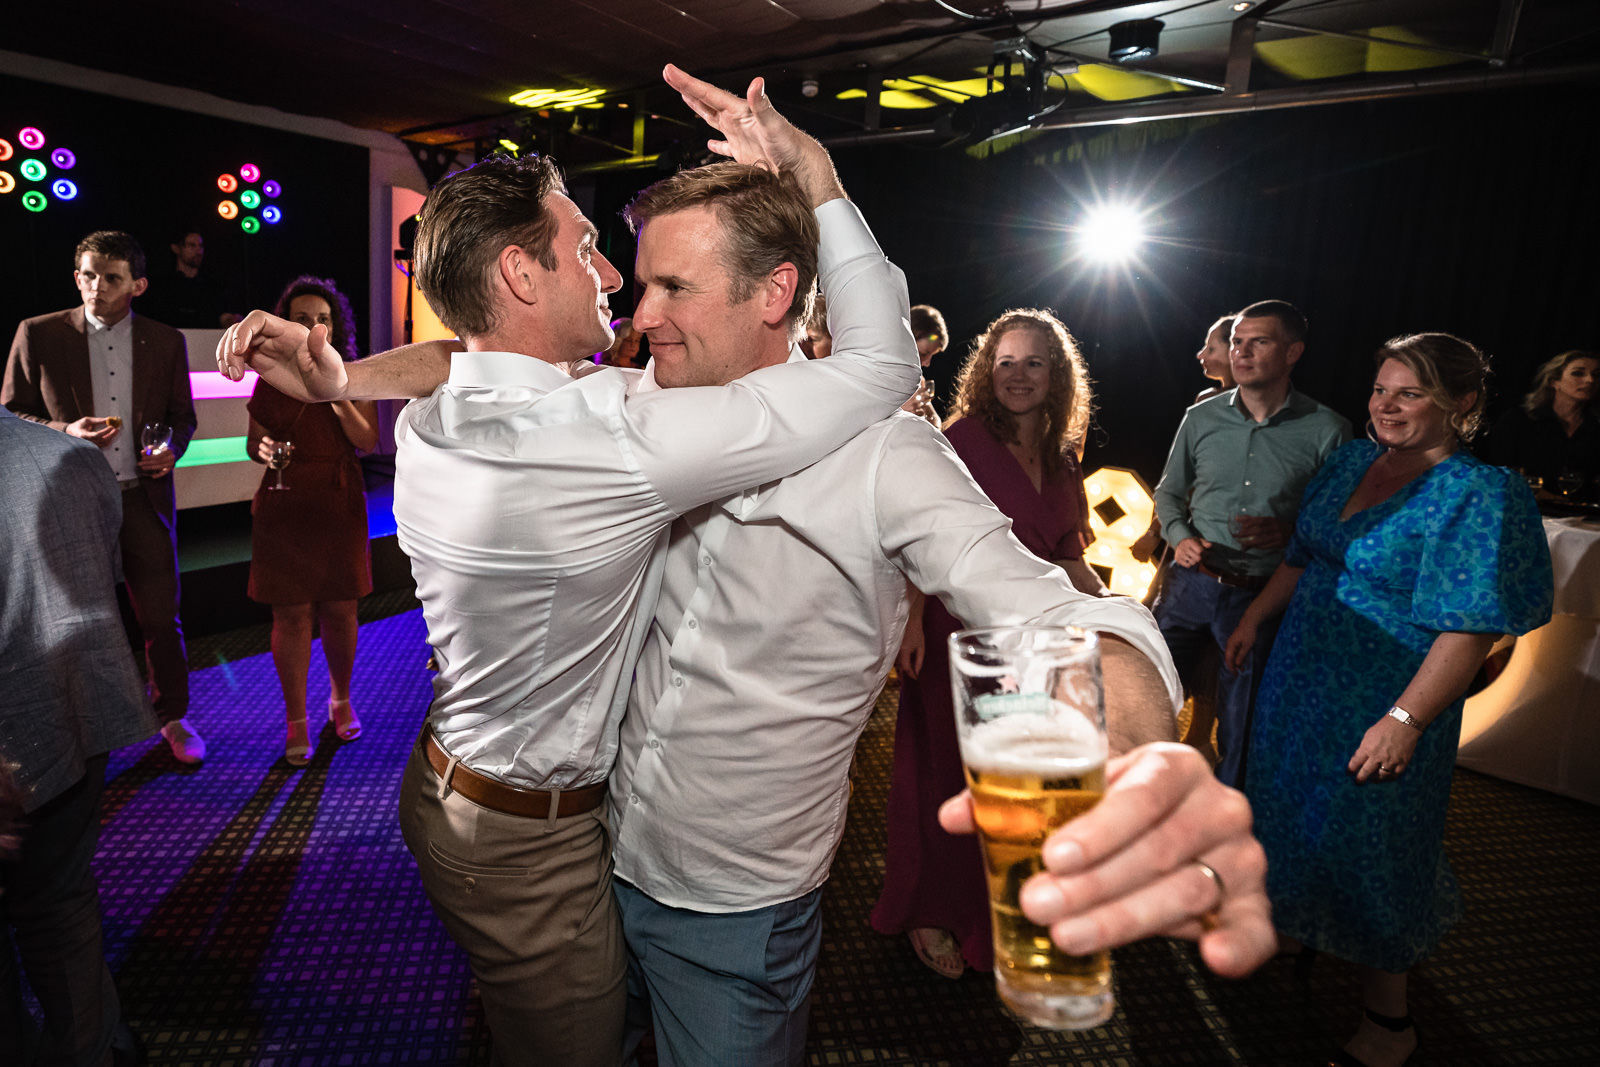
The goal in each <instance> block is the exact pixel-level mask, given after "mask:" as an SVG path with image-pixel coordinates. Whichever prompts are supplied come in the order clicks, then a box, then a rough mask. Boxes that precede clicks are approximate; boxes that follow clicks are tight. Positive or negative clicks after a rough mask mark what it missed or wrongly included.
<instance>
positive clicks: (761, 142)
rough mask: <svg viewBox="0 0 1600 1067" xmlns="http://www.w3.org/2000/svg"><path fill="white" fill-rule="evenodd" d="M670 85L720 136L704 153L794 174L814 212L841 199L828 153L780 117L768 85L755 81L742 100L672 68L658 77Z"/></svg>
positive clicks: (842, 193) (714, 139) (839, 186)
mask: <svg viewBox="0 0 1600 1067" xmlns="http://www.w3.org/2000/svg"><path fill="white" fill-rule="evenodd" d="M661 76H662V77H663V78H665V79H666V82H667V84H668V85H670V86H671V87H672V88H674V89H676V90H677V91H678V93H679V94H680V95H682V97H683V102H684V103H686V104H688V105H689V107H690V108H692V109H693V110H694V113H695V114H696V115H699V116H700V117H701V118H702V119H704V120H705V121H706V123H707V124H708V125H710V126H711V127H712V128H713V129H715V130H716V131H717V132H718V133H720V134H722V137H721V139H716V138H712V139H711V140H708V141H707V142H706V147H707V148H709V149H710V150H711V151H713V152H715V153H717V155H719V156H728V157H729V158H731V159H733V160H734V161H735V162H738V163H749V164H751V165H754V166H758V167H765V168H767V169H768V170H771V171H773V172H775V173H779V174H792V175H793V176H794V177H795V178H796V180H798V181H799V182H800V186H801V188H803V189H804V190H805V191H806V195H808V196H809V197H810V198H811V206H812V207H820V206H821V205H822V204H825V203H827V202H828V201H829V200H836V199H838V198H839V197H842V196H844V187H843V186H841V185H840V184H839V176H838V175H837V174H836V173H835V172H834V169H833V160H832V159H830V158H829V156H828V150H827V149H826V148H823V147H822V145H821V144H820V143H818V141H817V139H816V138H815V137H812V136H811V135H810V134H807V133H803V132H801V131H800V130H799V129H798V128H796V127H795V125H794V124H793V123H792V122H790V121H789V120H788V119H786V118H784V117H783V116H782V115H780V114H778V111H777V109H776V108H774V107H773V106H772V101H771V100H770V99H768V97H767V92H766V82H765V81H764V80H763V79H761V78H757V79H755V80H754V81H752V82H751V83H750V87H749V88H748V89H746V90H745V95H744V96H743V97H738V96H735V95H733V94H732V93H730V92H728V91H727V90H725V89H719V88H717V87H716V86H715V85H712V84H711V83H710V82H703V81H701V80H700V79H699V78H696V77H695V76H693V75H692V74H687V73H685V72H684V71H682V70H680V69H678V68H677V67H675V66H673V65H672V64H670V63H669V64H667V66H666V68H665V69H664V70H663V71H662V72H661Z"/></svg>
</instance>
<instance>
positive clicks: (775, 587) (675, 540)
mask: <svg viewBox="0 0 1600 1067" xmlns="http://www.w3.org/2000/svg"><path fill="white" fill-rule="evenodd" d="M829 304H830V307H831V306H832V296H831V295H830V296H829ZM668 392H670V390H668ZM907 578H909V579H910V580H911V581H912V583H913V584H915V585H916V586H917V587H918V588H919V589H922V590H924V591H925V592H927V593H929V594H930V595H936V596H938V597H940V598H941V599H942V600H943V601H944V602H945V604H946V605H947V606H948V607H949V608H950V610H951V612H953V613H954V614H955V615H956V616H957V617H958V618H962V619H966V620H969V621H970V622H971V623H972V624H973V625H975V626H976V625H995V626H1002V625H1009V624H1015V623H1022V622H1040V623H1048V624H1053V625H1068V624H1070V625H1076V626H1083V627H1086V628H1088V629H1092V630H1098V631H1101V632H1103V633H1109V634H1115V635H1117V636H1118V637H1122V638H1125V639H1126V640H1127V641H1129V642H1130V643H1131V644H1132V645H1133V646H1134V647H1135V648H1137V649H1138V650H1139V651H1141V652H1143V653H1144V654H1145V655H1146V656H1147V657H1149V658H1150V659H1151V661H1153V662H1154V663H1155V664H1156V665H1157V666H1158V667H1159V669H1160V671H1161V675H1162V678H1163V679H1164V680H1165V682H1166V684H1167V689H1168V693H1169V695H1170V697H1171V700H1172V707H1173V709H1174V712H1176V709H1177V708H1178V706H1179V704H1180V702H1181V690H1180V687H1179V684H1178V677H1177V671H1176V670H1175V669H1174V667H1173V665H1172V659H1171V657H1170V656H1169V655H1168V653H1167V648H1166V644H1165V642H1163V641H1162V639H1161V633H1160V631H1159V630H1158V629H1157V628H1156V625H1155V621H1154V620H1153V619H1152V618H1151V617H1150V613H1149V612H1148V611H1146V610H1145V609H1144V608H1143V607H1142V606H1141V605H1139V604H1138V603H1136V602H1134V601H1133V600H1130V599H1128V598H1126V597H1110V598H1096V597H1091V596H1088V595H1086V594H1084V593H1080V592H1078V591H1077V590H1076V589H1074V588H1073V587H1072V584H1071V583H1070V582H1069V581H1068V580H1067V577H1066V574H1065V572H1064V571H1062V570H1061V568H1059V567H1057V566H1055V565H1053V564H1050V563H1046V562H1044V561H1043V560H1041V559H1039V558H1038V557H1037V556H1035V555H1033V554H1032V553H1031V552H1029V551H1028V550H1027V549H1025V548H1023V547H1022V543H1021V542H1020V541H1018V540H1017V539H1016V538H1015V537H1014V536H1013V535H1012V534H1011V520H1010V519H1008V518H1006V516H1005V515H1004V514H1002V513H1001V512H1000V511H999V509H997V508H996V507H995V506H994V504H993V503H991V502H990V500H989V498H988V497H987V496H986V495H984V492H983V490H982V489H980V488H978V485H977V483H976V482H974V481H973V480H972V476H971V475H970V474H969V473H968V472H967V468H966V466H965V465H964V464H963V463H962V462H961V460H960V459H959V458H958V457H957V456H956V454H955V452H954V451H953V450H952V449H951V448H950V445H949V444H948V443H947V442H946V441H945V439H944V435H943V434H941V433H939V432H938V431H937V430H935V429H934V428H933V427H931V426H929V425H928V424H927V423H926V422H924V421H922V420H921V419H919V418H917V417H916V416H913V415H907V414H904V413H901V414H897V415H895V416H894V417H892V418H889V419H886V420H884V421H882V422H880V423H878V424H877V425H875V426H873V427H872V428H871V429H869V430H867V431H865V432H864V433H862V434H860V435H859V436H857V437H856V438H855V439H854V440H853V441H851V442H850V443H849V444H848V445H846V446H844V447H843V448H841V449H839V450H838V451H837V452H834V453H833V454H832V455H829V456H827V457H825V458H824V459H822V460H821V461H819V462H818V463H816V464H814V465H812V466H811V467H809V468H807V469H806V470H804V471H801V472H800V473H798V474H794V475H790V476H789V477H787V478H784V479H782V480H781V481H776V482H773V483H770V484H768V485H764V486H761V487H760V488H758V489H755V490H751V491H748V492H745V493H742V494H740V495H738V496H734V497H731V498H729V499H727V500H723V501H721V502H720V503H718V504H713V505H709V506H706V507H703V508H699V509H696V510H695V511H693V512H691V513H690V514H688V515H686V516H684V518H683V519H682V520H680V521H679V522H677V523H676V524H674V526H673V527H672V539H671V547H670V548H669V550H668V553H667V564H666V573H665V577H664V580H663V583H662V587H661V599H660V602H659V604H658V605H657V608H656V617H655V620H654V623H653V625H652V627H651V630H650V634H649V637H648V639H647V640H646V642H645V648H644V654H643V656H642V657H641V658H640V660H639V667H638V671H637V674H636V677H635V680H634V686H633V692H632V695H631V698H630V700H629V705H628V714H627V717H626V718H625V719H624V720H623V726H622V747H621V751H620V753H619V757H618V761H617V768H616V771H615V772H614V773H613V774H612V778H611V799H612V805H613V815H612V819H613V823H612V825H613V828H614V832H615V833H616V837H617V845H616V873H617V876H618V877H619V878H623V879H625V880H626V881H628V882H630V883H632V884H633V885H634V886H636V887H638V888H639V889H640V890H642V891H643V892H645V893H646V894H648V895H649V896H650V897H652V898H653V899H655V900H656V901H658V902H660V903H662V904H666V905H669V906H672V907H679V908H688V909H691V910H694V911H701V912H732V911H748V910H752V909H755V908H761V907H766V906H768V905H771V904H777V903H781V902H783V901H786V900H792V899H794V898H796V897H799V896H801V895H803V894H805V893H808V892H810V891H811V890H813V889H815V888H816V887H817V886H819V885H821V884H822V883H823V882H824V881H825V880H826V879H827V875H828V867H829V865H830V864H831V862H832V860H833V854H834V851H835V849H837V847H838V845H839V839H840V837H841V836H842V835H843V832H844V821H845V809H846V806H847V802H848V800H849V796H850V790H849V776H850V759H851V755H852V753H853V752H854V750H855V744H856V739H857V737H858V736H859V735H860V733H861V730H862V727H863V726H865V724H866V721H867V718H868V717H869V716H870V715H871V713H872V706H873V702H874V700H875V698H876V697H877V694H878V691H879V690H880V689H881V688H882V687H883V682H884V679H885V678H886V677H887V675H888V673H889V666H890V664H892V663H893V662H894V658H895V654H896V653H897V652H898V651H899V647H900V639H901V636H902V633H903V631H904V629H905V620H906V612H907V606H906V579H907Z"/></svg>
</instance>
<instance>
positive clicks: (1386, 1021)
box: [1328, 1008, 1416, 1067]
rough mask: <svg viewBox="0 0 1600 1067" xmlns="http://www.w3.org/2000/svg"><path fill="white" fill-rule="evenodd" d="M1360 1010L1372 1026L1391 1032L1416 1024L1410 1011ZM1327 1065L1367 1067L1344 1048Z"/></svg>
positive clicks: (1334, 1066)
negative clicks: (1381, 1011) (1400, 1012)
mask: <svg viewBox="0 0 1600 1067" xmlns="http://www.w3.org/2000/svg"><path fill="white" fill-rule="evenodd" d="M1362 1010H1363V1011H1365V1012H1366V1015H1367V1021H1368V1022H1371V1023H1372V1024H1373V1025H1374V1026H1381V1027H1383V1029H1385V1030H1387V1031H1389V1032H1390V1033H1391V1034H1403V1033H1405V1032H1406V1031H1407V1030H1410V1029H1412V1028H1413V1027H1415V1026H1416V1023H1415V1022H1413V1021H1412V1018H1411V1013H1410V1012H1406V1013H1405V1014H1404V1015H1381V1014H1379V1013H1378V1012H1375V1011H1373V1010H1372V1009H1371V1008H1363V1009H1362ZM1415 1053H1416V1047H1415V1046H1412V1049H1411V1054H1412V1055H1414V1054H1415ZM1410 1058H1411V1055H1407V1056H1406V1059H1410ZM1328 1067H1368V1065H1367V1063H1365V1062H1364V1061H1362V1060H1359V1059H1357V1058H1356V1057H1354V1056H1352V1055H1351V1054H1350V1053H1348V1052H1346V1051H1345V1050H1344V1049H1340V1050H1339V1051H1338V1052H1337V1053H1335V1054H1334V1057H1333V1059H1331V1060H1329V1061H1328Z"/></svg>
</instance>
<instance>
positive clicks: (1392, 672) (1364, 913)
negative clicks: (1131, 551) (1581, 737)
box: [1224, 333, 1551, 1067]
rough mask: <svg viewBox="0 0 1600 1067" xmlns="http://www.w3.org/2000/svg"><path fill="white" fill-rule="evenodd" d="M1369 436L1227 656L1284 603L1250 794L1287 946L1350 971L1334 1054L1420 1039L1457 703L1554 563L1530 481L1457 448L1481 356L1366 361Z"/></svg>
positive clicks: (1547, 581)
mask: <svg viewBox="0 0 1600 1067" xmlns="http://www.w3.org/2000/svg"><path fill="white" fill-rule="evenodd" d="M1377 362H1378V365H1379V366H1378V374H1377V380H1376V381H1375V382H1374V384H1373V389H1372V396H1371V399H1370V400H1369V401H1368V405H1367V410H1368V413H1369V414H1370V415H1371V418H1372V422H1371V424H1370V429H1369V433H1370V434H1371V436H1372V438H1373V441H1355V442H1352V443H1350V444H1348V445H1345V446H1344V447H1343V448H1341V449H1340V450H1339V451H1337V452H1335V453H1334V454H1333V455H1332V456H1331V457H1329V459H1328V461H1327V463H1326V464H1325V465H1324V466H1323V468H1322V470H1321V471H1319V472H1318V474H1317V475H1316V477H1315V478H1314V479H1313V480H1312V482H1311V483H1310V484H1309V485H1308V486H1307V487H1306V493H1305V497H1304V500H1303V501H1302V504H1301V508H1300V517H1299V521H1298V523H1297V525H1296V528H1295V534H1294V539H1293V541H1292V542H1291V544H1290V546H1289V549H1288V551H1287V553H1286V554H1285V558H1284V563H1283V565H1282V566H1281V567H1279V569H1278V571H1277V573H1276V574H1274V575H1273V578H1272V580H1271V582H1270V583H1269V584H1268V586H1267V588H1266V589H1265V590H1263V591H1262V593H1261V595H1260V596H1259V597H1258V598H1257V599H1256V601H1255V603H1253V604H1252V605H1251V606H1250V609H1249V610H1248V611H1247V612H1246V613H1245V616H1244V618H1243V619H1242V620H1241V622H1240V624H1239V628H1238V630H1236V631H1235V632H1234V634H1233V636H1232V638H1231V639H1230V640H1229V642H1228V647H1227V650H1226V652H1225V653H1224V658H1225V660H1226V662H1227V663H1229V664H1230V665H1231V664H1233V663H1236V662H1237V661H1238V660H1239V658H1241V657H1242V656H1243V654H1244V653H1245V652H1246V651H1247V650H1248V649H1249V648H1250V646H1251V645H1253V644H1254V641H1255V633H1256V629H1257V627H1258V626H1259V625H1260V624H1261V622H1262V621H1263V620H1265V619H1268V618H1271V617H1272V616H1273V615H1274V614H1276V613H1277V612H1279V611H1283V610H1284V608H1285V607H1287V608H1288V612H1287V614H1286V615H1285V617H1284V620H1283V624H1282V626H1281V628H1280V629H1279V631H1278V636H1277V640H1276V641H1275V642H1274V644H1273V649H1272V656H1271V659H1270V661H1269V663H1268V666H1267V671H1266V675H1265V676H1264V678H1263V680H1262V685H1261V692H1260V696H1259V697H1258V699H1257V704H1256V713H1255V723H1254V728H1253V731H1252V734H1251V740H1250V764H1249V771H1248V777H1247V780H1246V785H1245V792H1246V794H1247V795H1248V796H1249V798H1250V801H1251V805H1252V807H1253V808H1254V809H1255V814H1256V834H1257V836H1258V837H1259V838H1260V840H1261V843H1262V845H1263V847H1264V848H1265V849H1266V852H1267V860H1268V873H1267V892H1268V896H1269V897H1270V898H1271V900H1272V909H1273V922H1274V924H1275V925H1276V926H1277V928H1278V930H1279V932H1280V936H1282V937H1284V938H1285V939H1292V940H1293V941H1298V942H1300V943H1302V944H1303V945H1305V946H1307V947H1308V948H1313V949H1317V950H1320V951H1324V952H1327V953H1330V954H1332V955H1334V956H1337V957H1340V958H1342V959H1346V960H1350V961H1352V962H1354V963H1356V964H1358V965H1360V966H1361V967H1362V968H1363V971H1364V974H1363V985H1362V994H1363V1001H1364V1008H1365V1012H1364V1016H1363V1018H1362V1021H1361V1025H1360V1028H1359V1029H1358V1030H1357V1032H1356V1034H1355V1036H1354V1037H1353V1038H1352V1039H1351V1040H1350V1041H1349V1043H1347V1044H1346V1045H1345V1047H1344V1050H1343V1051H1341V1052H1340V1053H1339V1054H1338V1056H1337V1057H1336V1058H1335V1059H1334V1060H1333V1061H1332V1062H1333V1063H1334V1064H1338V1065H1358V1067H1387V1065H1397V1064H1401V1063H1404V1062H1405V1060H1406V1059H1407V1058H1409V1056H1410V1055H1411V1052H1412V1051H1413V1050H1414V1049H1415V1048H1416V1045H1417V1034H1416V1030H1415V1028H1414V1027H1413V1026H1412V1023H1411V1017H1410V1013H1409V1011H1408V1009H1407V1005H1406V972H1407V971H1408V970H1409V968H1410V967H1411V966H1412V965H1414V964H1415V963H1416V962H1417V961H1419V960H1420V959H1422V958H1423V957H1424V956H1426V955H1427V954H1428V952H1429V951H1431V950H1432V948H1433V947H1434V946H1435V945H1436V944H1438V942H1439V940H1440V938H1442V937H1443V936H1444V932H1445V931H1446V930H1447V929H1448V928H1449V927H1450V925H1451V924H1452V923H1454V922H1455V920H1456V919H1457V918H1458V917H1459V916H1460V913H1461V898H1460V892H1459V890H1458V887H1457V885H1456V881H1455V876H1454V875H1453V874H1452V873H1451V870H1450V866H1449V864H1448V863H1447V862H1446V860H1445V857H1444V844H1443V842H1444V818H1445V807H1446V803H1447V801H1448V799H1449V795H1450V775H1451V770H1452V768H1453V766H1454V763H1455V754H1456V742H1457V739H1458V737H1459V736H1460V732H1461V704H1462V694H1463V693H1464V691H1465V690H1466V687H1467V684H1468V683H1469V682H1470V681H1471V679H1472V677H1473V675H1474V674H1475V673H1476V671H1477V669H1478V666H1479V665H1480V664H1481V663H1482V662H1483V658H1484V656H1485V654H1486V653H1487V652H1488V650H1489V646H1490V645H1491V644H1492V643H1493V642H1494V640H1495V638H1496V635H1498V634H1501V633H1524V632H1526V631H1528V630H1531V629H1533V628H1534V627H1536V626H1539V625H1541V624H1543V623H1544V622H1545V621H1547V620H1548V619H1549V617H1550V601H1551V572H1550V553H1549V549H1548V547H1547V545H1546V543H1545V539H1544V532H1543V528H1542V527H1541V525H1540V522H1539V515H1538V512H1537V510H1536V509H1535V507H1534V503H1533V498H1532V495H1531V494H1530V493H1529V491H1528V489H1527V486H1526V485H1525V484H1524V482H1523V480H1522V478H1521V477H1520V476H1518V475H1517V474H1515V473H1514V472H1512V471H1509V470H1506V469H1504V468H1501V467H1490V466H1486V465H1485V464H1483V463H1481V462H1479V461H1478V460H1477V459H1475V458H1474V457H1473V456H1472V455H1470V454H1469V453H1468V452H1466V451H1465V450H1464V449H1461V448H1460V447H1459V446H1460V445H1461V443H1462V440H1463V439H1464V438H1465V437H1467V436H1468V435H1470V434H1471V432H1472V431H1473V430H1474V429H1476V427H1477V423H1478V421H1479V418H1480V416H1481V413H1482V410H1483V380H1484V375H1485V373H1486V372H1487V369H1488V365H1487V361H1486V360H1485V359H1484V357H1483V355H1482V354H1481V353H1480V352H1479V351H1478V350H1477V349H1476V348H1474V347H1473V346H1472V345H1470V344H1468V343H1467V342H1465V341H1462V340H1460V339H1458V338H1455V337H1451V336H1450V335H1448V334H1437V333H1435V334H1416V335H1413V336H1410V337H1403V338H1397V339H1395V340H1393V341H1391V342H1389V343H1388V344H1387V345H1385V346H1384V347H1383V348H1382V349H1381V350H1380V351H1379V352H1378V355H1377Z"/></svg>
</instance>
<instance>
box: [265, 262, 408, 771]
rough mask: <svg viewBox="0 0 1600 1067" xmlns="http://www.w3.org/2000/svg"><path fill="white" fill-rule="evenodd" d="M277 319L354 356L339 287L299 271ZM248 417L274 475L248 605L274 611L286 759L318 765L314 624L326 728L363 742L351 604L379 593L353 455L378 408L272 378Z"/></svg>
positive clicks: (350, 321)
mask: <svg viewBox="0 0 1600 1067" xmlns="http://www.w3.org/2000/svg"><path fill="white" fill-rule="evenodd" d="M274 312H275V313H276V314H277V315H280V316H282V317H283V318H286V319H289V320H291V321H293V322H298V323H300V324H301V325H303V326H306V327H315V326H319V325H320V326H322V327H324V328H325V329H327V330H328V331H329V342H330V343H331V344H332V345H333V347H334V348H336V349H337V350H338V351H339V353H340V354H341V355H343V356H344V358H345V359H349V358H351V352H352V350H353V348H354V347H355V318H354V316H353V315H352V314H351V312H350V302H349V301H348V300H347V299H345V297H344V294H342V293H340V292H339V290H338V289H337V288H335V287H334V284H333V282H332V281H329V280H325V279H322V278H314V277H311V276H309V275H301V276H300V277H298V278H296V279H295V280H294V281H292V282H290V283H289V286H288V288H286V289H284V291H283V295H282V296H281V297H279V298H278V305H277V307H276V308H275V309H274ZM248 410H249V412H250V436H249V441H248V444H247V448H248V451H249V455H250V458H251V459H253V460H255V461H256V462H258V463H265V464H267V466H268V468H269V469H268V471H267V472H266V473H265V474H264V475H263V476H262V479H261V488H260V489H258V490H257V491H256V495H255V500H254V502H253V503H252V504H251V515H252V516H253V517H254V523H253V526H252V530H251V553H250V598H251V599H252V600H255V601H257V602H258V603H262V604H269V605H271V607H272V662H273V666H274V667H276V668H277V672H278V683H279V685H280V686H282V688H283V706H284V716H285V719H286V722H287V728H288V734H287V738H286V740H285V742H284V750H283V758H284V759H285V760H287V761H288V762H289V763H291V764H293V765H294V766H297V767H298V766H303V765H304V764H305V763H306V762H307V761H308V760H309V759H310V758H311V740H310V733H309V727H308V726H307V723H306V674H307V672H308V671H309V670H310V665H311V634H312V626H313V624H314V623H320V624H321V628H322V651H323V654H324V656H325V657H326V659H327V661H328V686H329V699H328V721H329V722H331V723H332V724H333V728H334V732H335V733H336V734H337V736H338V737H339V739H340V740H341V741H354V740H355V739H356V738H357V737H360V736H361V720H360V719H359V718H357V717H356V713H355V710H354V709H353V708H352V707H351V706H350V675H351V672H352V671H353V669H354V667H355V655H356V629H357V626H356V601H357V600H359V599H360V598H361V597H363V596H365V595H366V594H368V593H370V592H371V591H372V564H371V557H370V555H369V553H368V549H367V503H366V492H365V490H364V488H363V485H362V478H361V464H360V463H359V462H357V460H356V451H357V450H358V449H359V450H362V451H367V450H370V449H372V448H373V447H375V446H376V445H377V443H378V421H377V410H376V408H375V406H374V405H373V404H371V403H370V402H366V401H355V402H352V401H345V400H340V401H336V402H334V403H331V404H303V403H301V402H300V401H298V400H291V399H290V398H289V397H287V396H285V395H284V394H282V393H280V392H278V391H277V390H276V389H274V388H272V387H271V386H270V385H268V384H267V383H266V382H257V383H256V388H255V392H254V393H253V394H252V395H251V397H250V403H249V407H248Z"/></svg>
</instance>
